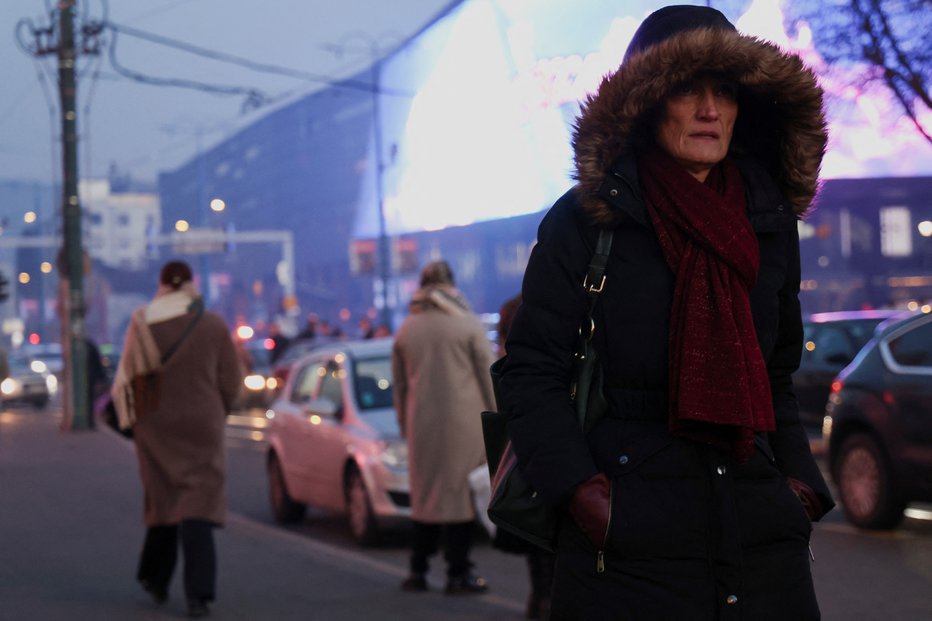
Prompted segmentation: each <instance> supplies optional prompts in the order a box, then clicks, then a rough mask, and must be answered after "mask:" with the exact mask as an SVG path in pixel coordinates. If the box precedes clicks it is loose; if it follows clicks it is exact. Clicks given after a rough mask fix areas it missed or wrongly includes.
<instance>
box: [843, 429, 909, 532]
mask: <svg viewBox="0 0 932 621" xmlns="http://www.w3.org/2000/svg"><path fill="white" fill-rule="evenodd" d="M833 471H834V473H835V483H836V484H837V485H838V493H839V495H840V496H841V503H842V505H843V506H844V509H845V515H846V516H847V517H848V521H849V522H851V523H852V524H854V525H855V526H859V527H861V528H869V529H875V530H887V529H891V528H895V527H896V525H897V524H899V523H900V521H901V520H902V519H903V510H904V509H905V508H906V503H904V502H902V501H900V500H898V499H897V498H895V497H894V495H893V492H892V490H891V489H890V488H891V486H890V477H889V473H888V471H887V465H886V462H885V461H884V456H883V452H882V451H881V449H880V446H878V444H877V442H876V440H874V438H873V437H871V436H870V435H868V434H864V433H861V434H856V435H853V436H851V437H849V438H847V439H846V440H845V441H844V442H843V443H842V445H841V449H840V450H839V451H838V456H837V457H836V459H835V465H834V468H833Z"/></svg>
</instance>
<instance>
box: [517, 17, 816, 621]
mask: <svg viewBox="0 0 932 621" xmlns="http://www.w3.org/2000/svg"><path fill="white" fill-rule="evenodd" d="M708 50H715V51H716V53H714V54H712V53H708V52H707V51H708ZM660 67H663V70H662V71H661V70H660V69H659V68H660ZM701 70H708V71H716V72H721V73H725V74H727V75H729V76H733V79H735V81H736V82H738V84H739V86H740V88H741V93H742V95H741V98H740V99H739V121H738V125H737V126H736V129H735V139H734V140H733V143H732V144H733V147H734V149H733V150H734V153H733V156H734V157H735V159H736V161H737V162H738V164H739V166H740V168H741V170H742V173H743V176H744V180H745V185H746V187H747V192H748V197H747V198H748V217H749V219H750V221H751V223H752V225H753V228H754V230H755V231H756V233H757V238H758V241H759V244H760V270H759V273H758V277H757V282H756V284H755V286H754V288H753V289H752V291H751V306H752V308H751V310H752V314H753V317H754V322H755V326H756V330H757V337H758V340H759V343H760V347H761V350H762V352H763V355H764V360H765V362H766V364H767V369H768V373H769V377H770V384H771V389H772V395H773V403H774V410H775V414H776V422H777V430H776V431H775V432H773V433H770V434H760V435H759V436H758V438H757V441H756V444H757V448H758V450H757V451H755V452H754V455H753V456H752V457H751V459H750V460H749V461H748V462H746V463H743V464H739V463H736V462H735V461H734V460H733V459H732V458H731V457H730V456H729V455H727V454H723V453H721V452H719V451H717V450H715V449H712V448H711V447H708V446H705V445H701V444H698V443H695V442H692V441H690V440H685V439H681V438H676V437H673V436H672V435H671V434H670V433H669V431H668V411H667V386H668V380H667V368H668V364H667V363H668V352H667V347H668V345H667V339H668V321H669V316H670V306H671V299H672V293H673V284H674V274H673V273H672V272H671V271H670V269H669V268H668V267H667V264H666V262H665V260H664V257H663V254H662V251H661V248H660V245H659V242H658V240H657V238H656V236H655V234H654V232H653V229H652V226H651V224H650V220H649V218H648V215H647V211H646V206H645V204H644V198H643V195H642V193H641V190H640V183H639V181H638V173H637V156H636V152H637V148H636V146H637V140H638V138H637V137H638V135H639V132H640V131H642V126H641V125H640V124H642V123H644V119H645V118H646V117H648V116H650V115H651V113H652V110H654V109H655V108H656V106H657V105H658V103H659V102H661V101H662V99H663V97H664V95H665V94H666V93H668V92H669V91H670V89H671V88H672V87H673V86H674V85H676V84H678V83H680V82H681V81H683V80H685V79H687V78H689V77H690V76H692V75H693V74H694V73H695V72H697V71H701ZM824 146H825V132H824V121H823V117H822V109H821V91H820V90H819V89H818V87H817V86H816V84H815V81H814V79H813V76H812V75H811V74H810V73H809V72H808V71H806V70H805V69H804V68H803V67H802V65H801V63H800V62H799V60H798V58H796V57H795V56H791V55H787V54H784V53H782V52H781V51H780V50H779V49H777V48H776V47H773V46H770V45H767V44H763V43H761V42H759V41H757V40H755V39H751V38H749V37H745V36H742V35H739V34H738V33H736V32H734V31H729V30H723V29H700V30H695V29H693V30H688V31H686V32H681V33H679V34H676V35H675V36H672V37H669V38H668V39H666V40H665V41H663V42H662V43H659V44H657V45H655V46H653V47H651V48H649V49H648V50H647V51H645V52H643V53H640V54H637V55H634V56H633V58H630V59H628V60H626V62H625V63H624V64H623V65H622V67H621V68H620V69H619V71H618V72H617V73H615V74H614V75H612V76H609V77H607V78H606V80H605V81H604V82H603V84H602V86H601V87H600V89H599V91H598V93H597V94H596V95H594V96H593V97H591V98H590V100H589V101H588V102H587V103H586V105H585V106H584V108H583V112H582V114H581V116H580V118H579V119H578V121H577V131H576V135H575V140H574V147H575V151H576V162H577V178H578V181H579V183H578V184H577V186H576V187H575V188H573V189H572V190H570V191H569V192H567V194H566V195H564V196H563V197H562V198H561V199H560V200H559V201H558V202H557V203H556V204H555V205H554V206H553V207H552V208H551V210H550V211H549V213H548V214H547V215H546V217H545V218H544V220H543V222H542V224H541V225H540V229H539V232H538V243H537V245H536V246H535V248H534V250H533V252H532V255H531V259H530V262H529V264H528V268H527V271H526V274H525V280H524V285H523V290H522V295H523V305H522V306H521V308H520V309H519V311H518V313H517V315H516V317H515V320H514V323H513V325H512V328H511V332H510V334H509V338H508V342H507V350H508V360H507V363H506V365H505V368H504V371H503V378H502V382H501V393H500V394H501V397H502V399H503V400H504V402H505V407H506V409H507V411H508V412H509V414H510V421H509V433H510V435H511V437H512V440H513V442H514V446H515V449H516V452H517V455H518V458H519V462H520V464H521V466H522V469H523V471H524V473H525V474H526V476H527V478H528V479H529V480H530V481H531V483H532V485H534V487H535V488H536V489H537V490H538V491H539V492H540V493H541V494H542V495H543V496H544V497H545V498H547V499H549V500H550V501H551V502H552V503H554V504H556V505H558V506H559V505H561V504H562V503H565V502H566V501H567V500H568V499H569V497H570V496H571V495H572V492H573V491H574V489H575V488H576V486H577V485H579V484H580V483H581V482H583V481H586V480H587V479H589V478H590V477H592V476H593V475H595V474H596V473H597V472H600V471H601V472H604V473H606V474H607V475H608V476H609V477H610V479H611V481H612V501H611V503H612V504H611V506H612V513H611V522H610V526H609V533H608V535H607V539H606V542H605V544H604V546H602V548H603V551H604V559H605V567H606V570H605V571H604V572H597V567H596V558H597V552H598V551H597V549H596V547H594V546H593V545H592V544H591V543H589V541H588V540H587V539H586V538H585V537H584V536H583V535H582V534H581V532H580V531H579V530H578V529H577V528H576V527H575V525H574V524H573V522H572V520H570V519H568V518H567V520H566V521H565V523H564V527H563V529H562V530H561V536H560V541H559V550H558V555H559V558H558V563H557V568H558V569H557V580H556V585H555V591H554V602H553V606H554V608H553V619H585V620H586V621H594V620H599V619H606V620H608V619H612V620H615V619H625V620H626V621H627V620H635V619H643V620H651V621H653V620H658V619H689V620H691V621H695V620H705V619H748V620H754V621H760V620H767V619H773V620H777V619H794V620H804V619H805V620H808V619H817V618H818V617H819V612H818V606H817V604H816V601H815V595H814V592H813V587H812V581H811V576H810V572H809V567H808V562H809V561H808V549H807V544H808V538H809V534H810V531H811V525H810V523H809V520H808V518H807V515H806V513H805V511H804V510H803V507H802V505H801V503H800V502H799V500H798V499H797V497H796V496H795V495H794V493H793V492H792V491H791V489H790V488H789V486H788V483H787V478H793V479H797V480H800V481H802V482H803V483H805V484H806V485H808V486H809V487H810V488H812V490H814V491H815V493H816V494H817V496H818V497H819V500H820V503H821V505H822V510H823V512H824V511H828V510H829V509H831V507H832V506H833V502H832V500H831V496H830V494H829V491H828V488H827V486H826V485H825V482H824V480H823V478H822V476H821V474H820V473H819V470H818V468H817V466H816V464H815V461H814V460H813V457H812V455H811V452H810V450H809V444H808V439H807V436H806V434H805V432H804V430H803V428H802V426H801V425H800V422H799V418H798V415H797V404H796V399H795V397H794V395H793V387H792V373H793V372H794V371H795V369H796V368H797V365H798V363H799V357H800V351H801V346H802V322H801V317H800V307H799V301H798V292H799V279H800V265H799V239H798V235H797V228H796V222H797V216H798V215H799V214H800V213H802V212H803V211H804V210H805V209H806V207H808V205H809V202H810V201H811V198H812V196H813V194H814V191H815V183H816V178H817V174H818V168H819V163H820V161H821V157H822V153H823V150H824ZM599 227H608V228H611V229H613V230H614V241H613V246H612V252H611V255H610V259H609V262H608V265H607V268H606V276H607V281H606V286H605V292H604V293H603V294H602V296H601V297H600V299H599V302H598V305H597V308H596V315H595V322H596V325H597V328H596V333H595V336H594V342H595V347H596V349H597V351H598V353H599V356H600V360H601V363H602V365H603V369H604V372H605V378H606V394H607V396H608V398H609V401H610V404H611V409H610V411H609V413H608V415H607V417H606V418H604V419H603V420H602V421H600V422H599V423H598V424H597V425H596V426H595V427H594V428H593V429H592V430H591V431H590V432H589V433H588V435H586V436H584V435H583V433H582V431H581V430H580V429H579V428H578V426H577V423H576V421H575V418H574V416H573V410H572V404H571V402H570V400H569V396H568V390H567V383H568V378H569V375H570V369H571V362H572V358H573V351H574V346H575V344H576V335H577V330H578V327H579V325H580V323H581V320H582V318H583V317H584V314H585V308H586V295H585V292H584V290H583V287H582V282H583V278H584V275H585V272H586V268H587V265H588V263H589V259H590V257H591V256H592V252H593V248H594V245H595V240H596V237H597V236H598V230H599Z"/></svg>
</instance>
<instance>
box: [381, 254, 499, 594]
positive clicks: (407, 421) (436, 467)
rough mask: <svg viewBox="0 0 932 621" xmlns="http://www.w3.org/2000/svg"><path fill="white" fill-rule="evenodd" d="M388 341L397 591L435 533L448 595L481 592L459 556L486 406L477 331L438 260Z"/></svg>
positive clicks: (414, 584)
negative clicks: (398, 496)
mask: <svg viewBox="0 0 932 621" xmlns="http://www.w3.org/2000/svg"><path fill="white" fill-rule="evenodd" d="M409 310H410V314H409V315H408V317H407V319H406V320H405V321H404V323H402V325H401V327H400V328H399V329H398V333H397V334H396V336H395V342H394V346H393V349H392V375H393V379H394V399H395V409H396V411H397V413H398V423H399V425H400V427H401V433H402V435H403V436H404V437H405V438H406V439H407V442H408V471H409V474H410V480H411V514H412V518H413V520H414V545H413V550H412V553H411V565H410V569H411V573H410V575H409V576H408V578H407V579H406V580H405V581H404V582H403V583H402V589H403V590H405V591H426V590H427V588H428V585H427V579H426V574H427V570H428V563H429V558H430V557H431V556H433V555H434V554H435V553H436V552H437V550H438V546H439V544H440V539H441V536H442V535H445V542H444V558H445V560H446V562H447V584H446V593H448V594H451V595H453V594H467V593H481V592H483V591H485V590H487V589H488V584H487V583H486V581H485V579H484V578H481V577H479V576H477V575H475V574H474V573H473V564H472V562H471V561H470V558H469V554H470V549H471V547H472V540H473V534H474V529H475V519H476V511H475V506H474V503H473V499H472V490H471V487H470V484H469V473H470V472H472V471H473V470H474V469H475V468H477V467H478V466H480V465H483V464H484V463H485V447H484V444H483V440H482V422H481V418H480V413H481V412H482V411H483V410H490V409H493V406H494V396H493V394H492V383H491V380H490V378H489V366H490V365H491V362H492V359H491V358H492V356H491V349H490V347H489V342H488V340H487V339H486V336H485V330H484V328H483V326H482V323H481V322H480V321H479V319H478V317H476V316H475V315H474V314H473V313H472V311H471V310H470V309H469V305H468V304H467V302H466V300H465V299H464V298H463V296H462V294H461V293H460V292H459V291H458V290H457V289H456V288H455V287H454V283H453V273H452V271H451V270H450V267H449V265H447V263H446V262H444V261H436V262H433V263H429V264H428V265H427V266H426V267H425V268H424V270H423V271H422V273H421V282H420V289H418V290H417V291H416V292H415V294H414V296H413V298H412V300H411V304H410V309H409Z"/></svg>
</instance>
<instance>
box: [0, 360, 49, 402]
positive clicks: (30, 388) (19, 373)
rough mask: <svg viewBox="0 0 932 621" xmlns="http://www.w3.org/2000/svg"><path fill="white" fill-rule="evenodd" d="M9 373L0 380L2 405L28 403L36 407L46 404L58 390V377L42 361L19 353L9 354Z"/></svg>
mask: <svg viewBox="0 0 932 621" xmlns="http://www.w3.org/2000/svg"><path fill="white" fill-rule="evenodd" d="M9 364H10V374H9V376H8V377H6V378H3V380H2V381H0V401H2V403H3V406H4V407H6V406H7V405H19V404H29V405H32V406H34V407H37V408H43V407H45V406H46V405H48V402H49V400H50V399H51V398H52V396H53V395H54V394H55V393H56V392H57V391H58V378H56V377H55V375H54V374H53V373H51V372H50V371H49V370H48V368H47V367H46V365H45V364H44V363H41V362H39V361H35V360H30V359H29V358H27V357H25V356H23V355H21V354H13V355H10V356H9Z"/></svg>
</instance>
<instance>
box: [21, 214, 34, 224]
mask: <svg viewBox="0 0 932 621" xmlns="http://www.w3.org/2000/svg"><path fill="white" fill-rule="evenodd" d="M35 221H36V212H34V211H27V212H26V213H24V214H23V222H25V223H26V224H32V223H33V222H35Z"/></svg>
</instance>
